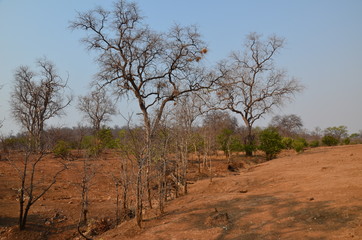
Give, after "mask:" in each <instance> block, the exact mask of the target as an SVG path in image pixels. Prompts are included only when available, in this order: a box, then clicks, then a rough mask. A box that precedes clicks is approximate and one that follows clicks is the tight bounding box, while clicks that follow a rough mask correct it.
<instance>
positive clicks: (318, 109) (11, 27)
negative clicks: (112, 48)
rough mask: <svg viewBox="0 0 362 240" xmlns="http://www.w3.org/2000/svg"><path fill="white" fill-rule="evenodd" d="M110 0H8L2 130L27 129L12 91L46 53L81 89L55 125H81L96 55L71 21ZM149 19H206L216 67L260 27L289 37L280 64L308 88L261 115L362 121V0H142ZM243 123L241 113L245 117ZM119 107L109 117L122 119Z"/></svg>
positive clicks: (1, 20)
mask: <svg viewBox="0 0 362 240" xmlns="http://www.w3.org/2000/svg"><path fill="white" fill-rule="evenodd" d="M113 2H114V1H109V0H76V1H74V0H62V1H56V0H32V1H27V0H0V86H2V88H1V89H0V120H1V119H3V120H4V126H3V127H2V128H1V129H0V134H3V135H8V134H16V133H17V132H18V131H19V130H21V129H20V127H19V124H17V123H16V122H15V121H14V119H13V118H12V116H11V111H10V108H9V106H10V94H11V92H12V90H13V83H14V72H15V69H16V68H17V67H19V66H22V65H27V66H29V67H30V68H31V69H33V70H36V66H35V61H36V60H37V59H39V58H42V57H47V58H48V59H49V60H51V61H52V62H53V63H54V64H55V65H56V67H57V70H58V73H59V74H60V75H61V76H62V77H63V78H67V76H69V80H68V83H69V87H70V89H71V93H72V95H73V96H74V101H73V103H72V105H71V106H70V107H69V108H68V109H67V110H66V115H65V116H62V117H60V118H56V119H53V120H52V121H51V122H50V123H49V125H51V126H59V127H62V126H69V127H73V126H77V124H78V123H80V122H82V121H83V120H82V116H81V114H80V113H79V112H78V111H77V110H76V104H77V97H78V96H79V95H85V94H87V92H88V91H89V86H90V82H91V81H93V80H94V75H95V74H96V72H97V64H96V63H95V62H94V59H95V55H94V53H92V52H88V51H87V50H86V48H85V46H84V45H82V43H81V42H80V39H81V38H82V37H84V36H85V33H84V32H82V31H72V30H70V29H69V28H68V26H69V22H70V21H71V20H74V19H75V17H76V15H77V12H84V11H86V10H90V9H93V8H95V7H96V6H102V7H104V8H108V9H109V8H111V7H112V6H113ZM135 2H136V3H137V4H138V6H139V8H140V10H141V13H142V15H144V16H145V21H146V22H147V24H148V25H149V26H150V27H151V28H153V29H155V30H157V31H167V30H168V29H169V28H170V27H172V25H174V24H180V25H183V26H186V25H196V26H198V28H199V30H200V32H201V34H202V36H203V39H204V41H205V42H206V43H207V46H208V50H209V52H208V54H207V55H208V56H207V60H206V61H207V63H208V64H210V67H212V66H213V65H215V63H217V62H218V61H220V60H222V59H224V58H226V57H228V56H229V55H230V52H231V51H239V50H242V44H243V41H244V39H245V36H246V35H247V34H249V33H251V32H257V33H259V34H262V35H263V36H265V37H267V36H269V35H271V34H276V35H278V36H280V37H283V38H285V39H286V45H285V47H284V48H283V49H282V51H281V52H280V54H279V55H278V56H277V57H276V64H277V66H278V67H280V68H283V69H286V70H287V71H288V74H289V76H291V77H295V78H296V79H298V80H299V81H300V82H301V83H302V84H303V85H304V86H305V90H304V91H303V92H302V93H300V94H297V95H296V96H295V99H294V101H293V102H291V103H286V104H285V106H283V107H282V108H278V109H275V110H274V112H273V113H271V114H269V115H267V116H266V117H265V119H262V120H260V121H259V122H256V125H258V126H262V127H263V126H267V124H268V123H269V121H270V118H271V117H272V116H273V115H289V114H296V115H298V116H300V117H301V119H302V121H303V123H304V127H305V128H306V129H309V130H313V129H314V128H315V127H320V128H321V129H325V128H327V127H331V126H339V125H345V126H347V127H348V130H349V132H350V133H354V132H358V131H359V130H362V108H361V104H362V61H361V56H362V1H361V0H303V1H290V0H253V1H250V0H225V1H220V0H197V1H195V0H182V1H176V0H135ZM119 111H120V112H121V113H122V115H124V116H127V115H129V114H130V113H137V112H138V109H137V106H136V105H135V104H134V103H133V102H132V101H131V100H127V99H123V100H122V102H120V103H119ZM240 123H241V121H240ZM124 124H125V122H124V120H123V118H122V117H121V116H120V115H118V116H116V117H114V118H113V121H112V122H111V123H110V124H109V125H111V126H114V125H118V126H122V125H124Z"/></svg>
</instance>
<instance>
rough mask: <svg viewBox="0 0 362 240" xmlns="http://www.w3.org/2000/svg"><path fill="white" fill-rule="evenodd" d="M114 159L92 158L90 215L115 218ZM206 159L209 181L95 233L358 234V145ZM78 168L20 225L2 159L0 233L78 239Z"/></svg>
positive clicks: (311, 238) (361, 197) (361, 232)
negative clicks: (266, 157) (267, 157)
mask: <svg viewBox="0 0 362 240" xmlns="http://www.w3.org/2000/svg"><path fill="white" fill-rule="evenodd" d="M254 160H255V159H254ZM112 161H116V158H115V157H113V158H112V157H109V159H107V161H98V162H97V169H99V171H98V173H97V181H95V182H94V183H93V185H92V188H91V189H92V190H91V192H90V199H91V201H90V212H89V218H90V219H95V220H97V219H98V220H99V219H106V221H108V220H109V221H112V218H114V215H115V214H114V208H115V193H114V192H115V191H114V189H113V183H112V180H111V179H110V176H109V172H110V171H111V170H112V166H114V164H115V162H112ZM238 161H239V160H238V158H237V157H235V158H234V163H236V165H237V164H238ZM244 161H245V159H244ZM246 162H248V161H246ZM249 162H250V161H249ZM51 164H56V161H55V160H54V159H49V161H48V163H47V165H46V166H43V168H44V169H42V171H44V172H47V171H51V170H52V165H51ZM239 165H241V164H240V162H239ZM212 166H213V173H212V174H213V176H214V177H213V178H212V181H211V180H210V179H209V178H207V179H202V180H199V181H195V182H194V183H193V184H191V185H190V186H189V191H188V192H189V193H188V194H187V195H185V196H181V197H180V198H177V199H174V200H172V201H169V202H167V205H166V209H165V214H163V215H159V214H158V213H157V212H156V210H155V209H153V210H147V212H146V214H145V216H146V218H145V220H144V222H143V227H142V228H141V229H140V228H139V227H138V226H137V225H136V223H135V220H131V221H127V222H124V223H122V224H120V225H118V226H116V227H114V228H113V229H111V230H109V231H107V232H105V233H104V234H102V235H99V236H97V237H96V239H103V240H106V239H135V240H138V239H165V240H166V239H175V240H176V239H246V240H252V239H267V240H268V239H270V240H272V239H307V240H316V239H325V240H329V239H362V145H351V146H338V147H320V148H315V149H309V150H307V151H305V152H304V153H302V154H296V153H292V152H287V153H284V156H282V157H280V158H278V159H275V160H273V161H269V162H264V163H260V164H256V165H253V164H250V165H248V164H244V167H245V168H240V169H239V171H238V172H230V171H227V170H226V169H227V163H226V161H225V160H224V158H223V157H219V158H215V160H214V161H213V165H212ZM194 167H196V166H194ZM53 168H54V167H53ZM80 168H81V164H80V163H77V162H76V161H74V163H73V165H72V167H70V169H69V170H68V171H66V172H64V173H62V175H61V177H60V179H59V180H58V182H57V183H56V184H55V185H54V186H53V188H52V189H51V190H50V191H49V192H48V193H47V194H46V195H45V196H44V197H43V198H42V199H40V200H39V201H38V202H37V203H35V205H34V206H33V208H32V209H31V212H30V216H29V225H28V228H27V230H26V231H22V232H20V231H19V230H18V229H17V227H16V226H15V225H16V223H17V214H18V202H17V201H16V187H17V181H18V180H17V178H16V176H15V173H14V171H13V169H12V168H11V167H10V166H9V164H7V163H6V162H5V161H0V194H1V195H0V227H1V228H0V239H81V238H80V236H79V234H78V233H77V231H76V225H77V221H78V219H79V214H80V212H79V208H80V207H79V203H80V190H79V182H80V178H81V177H80V176H79V172H80ZM54 171H55V170H54ZM192 171H194V170H193V169H192V165H191V168H190V172H192ZM191 177H192V178H193V179H195V176H191V175H190V178H191ZM95 220H94V221H95Z"/></svg>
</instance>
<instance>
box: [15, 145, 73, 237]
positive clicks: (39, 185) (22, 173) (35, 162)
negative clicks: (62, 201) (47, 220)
mask: <svg viewBox="0 0 362 240" xmlns="http://www.w3.org/2000/svg"><path fill="white" fill-rule="evenodd" d="M23 154H24V156H23V158H22V159H21V160H17V159H13V158H11V157H8V162H9V163H10V164H11V165H12V167H13V168H14V169H15V170H16V173H17V175H18V177H19V180H20V186H19V190H18V200H19V229H20V230H24V229H25V227H26V223H27V217H28V214H29V210H30V208H31V207H32V206H33V204H34V203H35V202H36V201H38V200H39V199H40V198H41V197H42V196H44V194H45V193H46V192H48V190H49V189H50V188H51V187H52V186H53V185H54V184H55V183H56V179H57V177H58V176H59V174H60V173H61V172H63V171H64V170H66V169H67V165H66V164H64V163H62V162H60V161H59V167H58V169H56V170H55V172H53V173H52V174H48V177H45V176H44V175H42V176H40V177H39V173H40V172H41V171H39V170H38V169H39V165H41V164H42V163H43V164H44V159H45V157H46V153H45V151H44V150H42V151H40V152H38V153H34V152H33V151H32V149H30V148H28V146H27V147H26V149H25V151H24V152H23Z"/></svg>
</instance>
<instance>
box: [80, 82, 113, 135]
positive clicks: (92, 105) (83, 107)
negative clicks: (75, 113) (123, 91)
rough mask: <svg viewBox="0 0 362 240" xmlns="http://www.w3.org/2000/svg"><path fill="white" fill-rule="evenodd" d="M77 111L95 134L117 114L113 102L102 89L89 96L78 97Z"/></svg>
mask: <svg viewBox="0 0 362 240" xmlns="http://www.w3.org/2000/svg"><path fill="white" fill-rule="evenodd" d="M78 109H79V110H80V111H82V112H83V113H84V117H85V118H86V119H87V120H89V122H90V123H91V125H92V127H93V129H94V131H95V132H98V131H99V130H100V129H101V127H102V124H105V123H106V122H108V121H109V120H110V117H111V116H112V115H115V114H116V113H117V110H116V107H115V104H114V102H113V101H112V100H111V98H110V97H109V96H108V95H107V93H106V90H105V89H104V88H99V89H96V90H94V91H92V92H91V93H90V94H89V96H81V97H79V105H78Z"/></svg>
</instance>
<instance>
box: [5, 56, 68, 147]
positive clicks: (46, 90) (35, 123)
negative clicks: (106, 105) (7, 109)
mask: <svg viewBox="0 0 362 240" xmlns="http://www.w3.org/2000/svg"><path fill="white" fill-rule="evenodd" d="M37 65H38V67H39V68H40V72H39V73H35V72H33V71H32V70H30V68H29V67H27V66H20V67H18V68H17V69H16V71H15V85H14V90H13V92H12V96H11V109H12V113H13V116H14V118H15V120H17V121H18V122H19V123H20V124H21V125H22V126H23V127H24V128H25V129H26V130H27V132H28V134H29V138H30V139H31V142H32V145H33V148H34V149H36V150H40V149H41V148H42V141H43V140H42V138H43V133H44V127H45V123H46V121H47V120H49V119H50V118H53V117H56V116H59V115H60V114H62V113H63V109H64V108H65V107H67V106H68V105H69V103H70V102H71V97H70V96H68V97H65V96H64V91H65V88H66V87H67V81H65V80H63V79H62V78H61V77H60V76H59V75H58V74H57V71H56V69H55V65H54V64H53V63H52V62H51V61H49V60H47V59H45V58H44V59H40V60H38V61H37Z"/></svg>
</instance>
